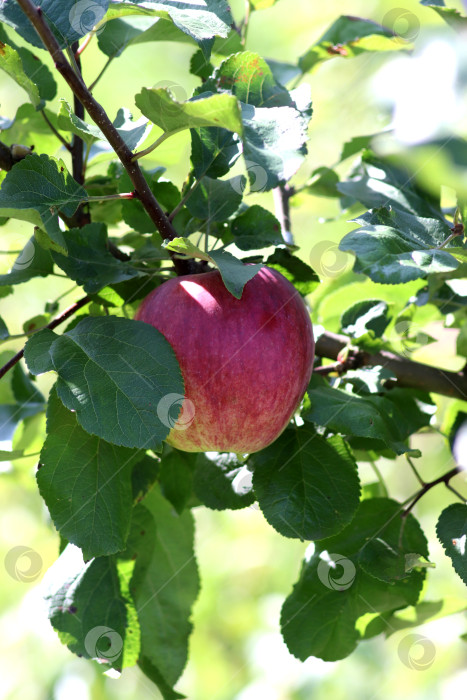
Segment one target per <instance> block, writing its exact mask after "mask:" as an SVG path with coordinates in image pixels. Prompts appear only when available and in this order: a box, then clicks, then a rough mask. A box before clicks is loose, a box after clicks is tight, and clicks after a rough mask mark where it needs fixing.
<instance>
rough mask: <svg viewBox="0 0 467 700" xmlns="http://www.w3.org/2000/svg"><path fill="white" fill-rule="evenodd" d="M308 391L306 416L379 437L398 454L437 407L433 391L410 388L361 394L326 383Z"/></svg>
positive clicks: (343, 429)
mask: <svg viewBox="0 0 467 700" xmlns="http://www.w3.org/2000/svg"><path fill="white" fill-rule="evenodd" d="M308 395H309V397H310V401H311V407H310V409H309V411H308V412H307V413H306V414H305V415H304V418H305V420H310V421H313V422H314V423H316V424H317V425H322V426H326V427H327V428H329V429H330V430H332V431H334V432H338V433H342V434H343V435H349V436H359V437H365V438H372V439H374V440H378V441H380V442H381V443H384V444H385V445H387V446H388V447H390V448H391V449H392V450H394V452H396V453H397V454H404V453H406V452H409V451H410V448H409V447H408V446H407V445H405V444H404V440H406V439H407V438H408V437H409V436H410V435H412V433H415V432H417V430H420V429H421V428H423V427H425V426H427V425H429V423H430V419H431V416H432V415H433V412H434V411H435V410H436V407H435V406H434V404H433V403H432V402H431V399H430V396H429V394H424V393H422V392H413V391H410V392H409V391H407V389H392V390H391V391H390V392H387V393H386V394H385V395H384V396H376V395H371V396H369V395H365V396H357V395H356V394H349V393H347V392H346V391H342V390H341V389H333V388H331V387H329V386H322V387H317V388H313V389H310V390H309V392H308Z"/></svg>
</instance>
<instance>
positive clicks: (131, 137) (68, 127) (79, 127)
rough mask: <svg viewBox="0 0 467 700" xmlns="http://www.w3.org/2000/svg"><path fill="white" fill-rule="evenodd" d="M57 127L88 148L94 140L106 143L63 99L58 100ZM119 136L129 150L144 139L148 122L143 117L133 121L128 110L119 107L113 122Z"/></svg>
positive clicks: (97, 130)
mask: <svg viewBox="0 0 467 700" xmlns="http://www.w3.org/2000/svg"><path fill="white" fill-rule="evenodd" d="M57 123H58V127H59V128H60V129H62V130H63V131H71V132H72V133H73V134H75V135H76V136H78V137H79V138H80V139H83V141H84V142H85V143H86V144H87V145H88V146H89V145H91V144H92V143H94V141H96V140H101V141H107V139H106V137H105V136H104V134H103V133H102V131H101V130H100V129H99V127H98V126H96V125H95V124H88V123H87V122H85V121H83V120H82V119H80V118H79V117H77V116H76V114H75V113H74V112H73V110H72V109H71V107H70V105H69V104H68V102H67V101H66V100H64V99H61V100H60V110H59V113H58V119H57ZM113 125H114V127H115V128H116V129H117V131H118V133H119V135H120V136H121V138H122V139H123V141H124V142H125V144H126V145H127V146H128V148H129V149H130V150H133V149H134V148H136V146H137V145H138V144H139V143H140V142H141V141H142V140H143V139H144V137H145V134H146V131H147V125H148V121H147V119H145V118H144V117H141V119H138V121H136V122H134V121H133V116H132V114H131V112H130V111H129V110H128V109H124V108H123V107H121V108H120V109H119V110H118V112H117V116H116V118H115V121H114V122H113Z"/></svg>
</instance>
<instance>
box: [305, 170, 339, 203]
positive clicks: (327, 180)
mask: <svg viewBox="0 0 467 700" xmlns="http://www.w3.org/2000/svg"><path fill="white" fill-rule="evenodd" d="M338 182H339V175H338V174H337V173H336V171H335V170H332V169H331V168H326V167H321V168H316V170H313V172H312V173H311V178H310V180H309V181H308V182H307V183H306V185H305V191H306V192H308V193H309V194H314V195H318V196H319V197H340V196H341V195H340V193H339V190H338V189H337V183H338Z"/></svg>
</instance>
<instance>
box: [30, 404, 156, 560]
mask: <svg viewBox="0 0 467 700" xmlns="http://www.w3.org/2000/svg"><path fill="white" fill-rule="evenodd" d="M47 431H48V436H47V439H46V441H45V443H44V447H43V448H42V452H41V458H40V462H41V467H40V469H39V471H38V472H37V483H38V486H39V490H40V493H41V496H42V498H43V499H44V501H45V502H46V504H47V507H48V509H49V511H50V516H51V518H52V520H53V523H54V525H55V527H56V528H57V530H58V531H59V532H60V534H61V535H62V536H63V537H66V539H67V540H68V541H69V542H71V543H72V544H75V545H76V546H77V547H80V548H81V549H82V551H83V556H84V558H85V560H88V559H91V558H92V557H100V556H103V555H108V554H113V553H115V552H119V551H121V550H123V549H124V548H125V544H126V540H127V537H128V533H129V531H130V521H131V510H132V506H133V493H132V484H131V470H132V467H133V465H134V464H135V461H138V458H139V459H141V457H142V455H141V453H139V451H137V450H129V449H127V448H124V447H116V446H115V445H110V444H109V443H108V442H105V441H104V440H101V439H100V438H98V437H95V436H94V435H89V434H88V433H86V432H85V431H84V430H83V429H82V428H81V427H80V426H79V425H78V422H77V420H76V415H75V414H74V413H72V412H70V411H68V410H67V409H66V408H65V407H64V406H63V404H62V403H61V401H60V400H59V399H58V397H57V394H56V392H55V391H53V392H52V394H51V395H50V399H49V407H48V410H47Z"/></svg>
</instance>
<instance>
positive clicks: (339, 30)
mask: <svg viewBox="0 0 467 700" xmlns="http://www.w3.org/2000/svg"><path fill="white" fill-rule="evenodd" d="M405 46H406V44H404V43H403V42H401V41H400V38H399V37H394V32H393V31H392V30H391V29H389V28H388V27H382V26H381V25H380V24H377V23H376V22H373V21H372V20H369V19H362V18H361V17H351V16H349V15H342V16H341V17H339V19H337V20H336V21H335V22H334V24H332V25H331V26H330V27H329V29H328V30H327V31H326V32H325V33H324V34H323V36H322V37H321V38H320V39H318V41H317V42H316V43H315V44H313V46H312V47H311V48H310V49H309V50H308V51H307V52H306V53H305V54H304V55H303V56H302V57H301V58H300V60H299V66H300V68H301V69H302V71H303V73H306V72H308V71H309V70H312V69H314V68H315V67H316V66H318V65H319V64H320V63H322V62H323V61H327V60H329V59H330V58H335V57H336V56H342V57H344V58H352V57H353V56H358V55H359V54H361V53H364V52H366V51H394V50H396V51H397V50H398V49H401V48H405Z"/></svg>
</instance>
